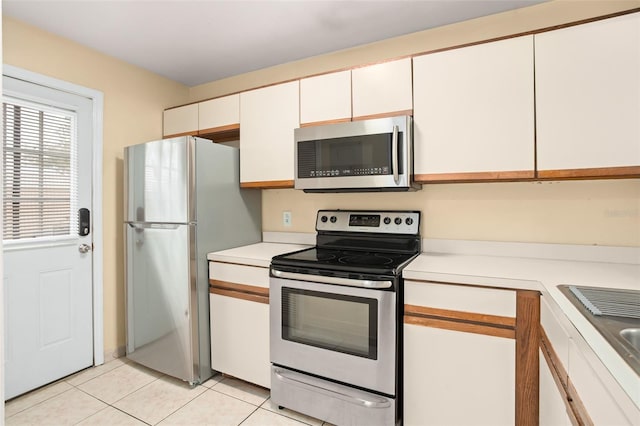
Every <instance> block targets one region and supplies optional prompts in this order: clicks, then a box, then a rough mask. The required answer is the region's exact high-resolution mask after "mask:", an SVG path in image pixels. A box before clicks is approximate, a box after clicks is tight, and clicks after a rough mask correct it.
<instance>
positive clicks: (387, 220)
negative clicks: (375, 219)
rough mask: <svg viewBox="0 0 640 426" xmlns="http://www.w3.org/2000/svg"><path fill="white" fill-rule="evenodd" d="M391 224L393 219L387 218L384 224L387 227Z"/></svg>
mask: <svg viewBox="0 0 640 426" xmlns="http://www.w3.org/2000/svg"><path fill="white" fill-rule="evenodd" d="M390 223H391V218H390V217H385V218H384V224H385V225H388V224H390Z"/></svg>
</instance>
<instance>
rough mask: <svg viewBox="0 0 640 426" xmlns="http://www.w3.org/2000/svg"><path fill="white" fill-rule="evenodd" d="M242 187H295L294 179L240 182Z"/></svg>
mask: <svg viewBox="0 0 640 426" xmlns="http://www.w3.org/2000/svg"><path fill="white" fill-rule="evenodd" d="M240 188H246V189H283V188H293V180H265V181H258V182H240Z"/></svg>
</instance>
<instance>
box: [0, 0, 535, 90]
mask: <svg viewBox="0 0 640 426" xmlns="http://www.w3.org/2000/svg"><path fill="white" fill-rule="evenodd" d="M542 1H545V0H421V1H407V0H395V1H384V0H377V1H363V0H359V1H346V0H334V1H316V0H297V1H282V0H280V1H274V0H260V1H243V0H238V1H221V0H196V1H194V0H71V1H69V0H2V13H3V14H5V15H8V16H11V17H13V18H16V19H18V20H20V21H24V22H27V23H29V24H31V25H34V26H36V27H39V28H42V29H44V30H46V31H49V32H51V33H54V34H58V35H60V36H62V37H66V38H69V39H71V40H75V41H77V42H78V43H81V44H83V45H85V46H88V47H91V48H93V49H95V50H98V51H100V52H103V53H106V54H108V55H111V56H114V57H116V58H119V59H122V60H123V61H126V62H129V63H131V64H134V65H137V66H140V67H142V68H145V69H147V70H150V71H153V72H155V73H157V74H160V75H163V76H165V77H168V78H170V79H172V80H175V81H178V82H181V83H183V84H186V85H188V86H194V85H198V84H201V83H205V82H209V81H214V80H219V79H221V78H225V77H229V76H233V75H237V74H242V73H245V72H249V71H253V70H257V69H261V68H266V67H269V66H272V65H277V64H282V63H286V62H291V61H295V60H298V59H303V58H308V57H311V56H316V55H320V54H323V53H327V52H332V51H336V50H341V49H345V48H349V47H353V46H358V45H362V44H366V43H371V42H374V41H378V40H382V39H385V38H390V37H394V36H398V35H403V34H409V33H412V32H416V31H421V30H425V29H428V28H433V27H438V26H442V25H446V24H449V23H453V22H459V21H464V20H467V19H472V18H475V17H479V16H484V15H490V14H494V13H499V12H502V11H506V10H510V9H516V8H520V7H526V6H529V5H532V4H535V3H541V2H542Z"/></svg>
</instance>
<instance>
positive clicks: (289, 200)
mask: <svg viewBox="0 0 640 426" xmlns="http://www.w3.org/2000/svg"><path fill="white" fill-rule="evenodd" d="M262 195H263V198H262V203H263V219H262V224H263V230H265V231H284V232H315V229H314V227H315V218H316V211H317V210H319V209H336V208H340V209H372V210H376V209H388V210H393V209H410V210H420V211H421V212H422V225H421V235H422V236H423V238H445V239H463V240H489V241H518V242H539V243H562V244H587V245H615V246H640V180H638V179H631V180H615V181H612V180H609V181H606V180H602V181H565V182H510V183H507V182H504V183H466V184H432V185H424V186H423V188H422V190H420V191H416V192H411V193H370V194H306V193H304V192H302V191H296V190H294V189H270V190H265V191H263V193H262ZM283 211H290V212H291V216H292V224H291V226H290V227H285V226H283V224H282V212H283Z"/></svg>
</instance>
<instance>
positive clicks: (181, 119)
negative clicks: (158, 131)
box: [162, 104, 198, 137]
mask: <svg viewBox="0 0 640 426" xmlns="http://www.w3.org/2000/svg"><path fill="white" fill-rule="evenodd" d="M162 134H163V135H164V137H171V136H184V135H197V134H198V104H191V105H185V106H181V107H177V108H171V109H167V110H165V111H164V120H163V131H162Z"/></svg>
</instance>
